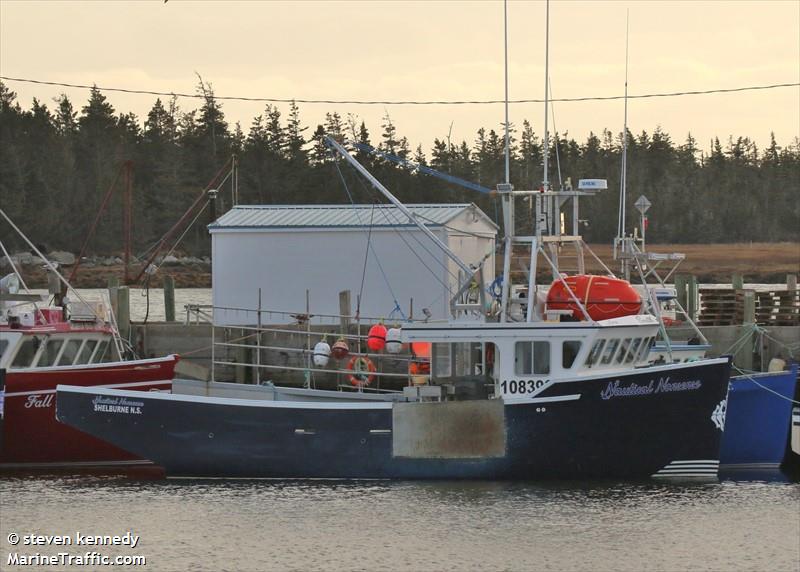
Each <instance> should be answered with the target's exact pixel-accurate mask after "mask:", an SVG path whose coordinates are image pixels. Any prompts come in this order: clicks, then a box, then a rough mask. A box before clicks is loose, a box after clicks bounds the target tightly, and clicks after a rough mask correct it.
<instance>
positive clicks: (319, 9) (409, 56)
mask: <svg viewBox="0 0 800 572" xmlns="http://www.w3.org/2000/svg"><path fill="white" fill-rule="evenodd" d="M626 9H630V68H629V78H630V79H629V90H630V93H631V94H632V95H633V94H645V93H660V92H673V91H686V90H705V89H718V88H736V87H743V86H751V85H764V84H775V83H793V82H800V2H798V1H797V0H790V1H779V2H769V1H758V2H749V1H729V2H724V1H716V2H677V1H669V2H644V1H628V2H611V1H607V2H606V1H593V2H580V1H571V2H567V1H560V2H556V1H553V2H552V3H551V8H550V22H551V25H550V38H551V42H550V75H551V78H552V90H553V95H554V96H555V97H556V98H558V97H582V96H607V95H618V94H621V93H622V92H623V84H624V76H625V14H626ZM544 22H545V4H544V3H543V2H541V1H537V2H521V1H520V2H510V4H509V60H510V96H511V98H512V99H528V98H541V97H542V96H543V95H544V61H545V58H544V45H545V40H544V33H545V23H544ZM195 72H198V73H200V74H201V75H202V76H203V78H204V79H205V80H207V81H209V82H211V83H212V84H213V87H214V90H215V91H216V94H217V95H220V96H222V95H236V96H248V97H276V98H303V99H313V98H318V99H364V100H369V99H379V100H407V99H414V100H458V99H471V100H474V99H478V100H481V99H502V98H503V5H502V2H499V1H483V2H481V1H475V2H465V1H450V2H388V1H384V2H333V1H331V2H258V1H251V2H212V1H206V2H189V1H186V2H181V1H178V0H170V1H169V2H168V3H166V4H164V3H163V2H162V1H160V0H158V1H155V2H143V1H142V2H120V1H111V2H66V1H59V2H31V1H24V2H23V1H13V0H0V75H4V76H10V77H20V78H32V79H39V80H46V81H55V82H66V83H79V84H83V83H86V84H92V83H96V84H97V85H99V86H101V87H103V86H108V87H121V88H131V89H147V90H154V91H168V92H169V91H173V92H193V91H194V89H195V86H196V83H197V78H196V76H195ZM7 83H8V85H9V87H11V88H12V89H13V90H14V91H16V92H17V93H18V95H19V97H20V100H21V103H22V105H23V106H24V107H28V106H30V102H31V99H32V98H33V97H37V98H39V99H40V100H42V101H44V102H46V103H51V101H52V99H53V98H54V97H55V96H57V95H58V94H59V93H60V92H65V93H67V94H68V95H69V96H70V98H72V99H73V100H74V101H75V103H76V107H78V106H80V105H82V104H83V103H84V101H85V99H86V96H87V93H86V92H85V90H79V89H72V88H56V87H43V86H32V85H29V84H22V83H18V82H7ZM107 95H108V98H109V100H110V101H111V103H112V104H113V105H114V106H115V108H116V109H117V110H118V111H133V112H135V113H136V114H137V115H139V116H140V118H143V117H144V116H145V115H146V113H147V111H148V110H149V108H150V107H151V106H152V104H153V102H154V101H155V97H154V96H150V95H126V94H120V93H107ZM180 105H181V106H182V108H183V109H186V110H188V109H193V108H195V107H197V106H198V102H197V101H196V100H192V99H182V100H181V101H180ZM281 107H282V109H285V107H286V106H281ZM300 110H301V119H302V120H303V122H304V123H305V124H306V125H309V126H310V127H311V129H309V131H308V132H307V133H309V134H310V132H311V131H312V130H313V127H314V126H315V125H316V124H317V123H318V122H320V121H321V119H322V117H323V116H324V114H325V112H326V111H335V110H336V111H339V113H341V114H342V115H343V116H345V115H346V114H347V113H355V114H357V115H358V116H359V118H363V119H364V120H365V121H366V123H367V127H368V128H369V129H370V132H371V134H372V136H373V141H377V140H378V136H379V133H380V123H381V116H383V115H384V114H385V113H386V112H387V111H388V113H389V114H390V116H391V118H392V120H393V122H394V123H395V125H396V126H397V128H398V131H399V133H400V134H401V135H406V136H407V137H408V138H409V140H410V141H411V143H412V145H414V146H415V145H416V144H417V143H422V144H423V147H424V149H425V150H426V152H427V151H428V150H429V148H430V145H431V143H432V141H433V138H434V137H440V138H443V137H445V136H446V135H447V133H448V130H449V129H450V126H451V123H452V125H453V127H452V136H453V139H454V140H457V141H460V140H461V139H466V140H467V141H468V142H470V143H472V141H473V140H474V137H475V131H476V130H477V128H478V127H480V126H485V127H487V128H498V129H499V127H500V123H501V121H502V120H503V109H502V105H480V106H475V105H470V106H400V105H391V106H384V105H377V106H363V105H358V106H357V105H330V104H324V105H323V104H319V105H317V104H314V105H312V104H303V105H301V106H300ZM224 111H225V113H226V116H227V119H228V120H229V122H231V123H233V122H235V121H241V124H242V128H243V129H244V131H245V132H247V130H248V128H249V125H250V122H251V120H252V118H253V116H255V115H257V114H259V113H261V112H262V111H263V104H261V103H234V102H226V103H225V104H224ZM542 117H543V106H542V105H541V104H518V105H512V107H511V121H512V122H513V123H515V124H517V125H519V124H521V123H522V120H523V119H525V118H527V119H529V120H530V121H531V122H532V123H533V124H534V129H535V130H536V131H537V132H539V133H541V131H542V126H541V124H542ZM622 119H623V104H622V102H621V101H613V102H584V103H559V104H556V106H555V122H556V126H557V127H558V129H559V130H560V131H562V132H563V131H569V134H570V135H571V136H573V137H575V138H577V139H578V140H579V141H582V140H584V139H585V137H586V135H587V134H588V133H589V131H594V132H595V133H600V132H602V130H603V128H610V129H612V130H613V131H620V130H621V128H622ZM628 122H629V128H630V129H631V130H632V131H634V132H640V131H642V130H647V131H648V132H650V131H652V130H653V129H655V128H656V126H659V125H660V126H661V127H662V129H663V130H665V131H667V132H668V133H670V134H671V135H672V137H673V139H674V140H676V141H678V142H682V141H683V140H684V139H685V138H686V135H687V133H689V132H690V131H691V133H692V134H693V135H694V136H695V137H696V138H697V139H698V140H699V143H700V145H701V147H702V148H704V149H707V148H708V141H709V140H710V138H712V137H714V136H718V137H719V138H720V139H721V140H722V141H723V142H725V141H727V139H728V137H729V136H730V135H733V136H739V135H743V136H749V137H751V138H753V139H755V140H756V141H757V142H758V143H759V144H761V145H763V144H765V143H766V142H767V141H768V139H769V134H770V132H771V131H774V132H775V135H776V137H777V140H778V143H779V144H781V145H786V144H789V143H791V141H792V139H793V138H794V137H797V136H798V134H799V133H800V88H797V87H790V88H781V89H774V90H768V91H758V92H743V93H735V94H718V95H698V96H684V97H673V98H665V99H643V100H631V101H630V103H629V120H628Z"/></svg>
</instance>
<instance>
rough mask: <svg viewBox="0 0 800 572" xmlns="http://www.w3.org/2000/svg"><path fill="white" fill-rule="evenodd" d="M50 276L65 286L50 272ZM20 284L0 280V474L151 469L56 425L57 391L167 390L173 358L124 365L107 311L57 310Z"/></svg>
mask: <svg viewBox="0 0 800 572" xmlns="http://www.w3.org/2000/svg"><path fill="white" fill-rule="evenodd" d="M0 213H1V214H2V215H3V216H4V217H6V215H5V213H4V212H3V211H2V210H0ZM6 220H7V222H9V224H11V221H10V219H8V218H7V217H6ZM14 228H15V229H16V227H15V226H14ZM22 236H23V237H24V235H22ZM26 240H27V239H26ZM31 246H32V245H31ZM34 248H35V247H34ZM3 251H4V252H5V247H3ZM39 256H42V255H41V253H39ZM42 258H43V260H46V259H45V258H44V257H42ZM12 264H13V263H12ZM48 265H49V263H48ZM15 270H16V269H15ZM50 271H51V272H55V273H57V274H58V278H60V279H61V280H63V277H62V276H61V274H60V273H58V271H57V270H56V268H55V267H54V266H52V265H50ZM20 284H24V282H22V279H21V277H20V275H19V274H18V273H15V274H9V275H8V276H6V277H4V278H3V279H2V280H0V397H2V399H0V471H2V472H8V471H52V470H76V469H81V470H92V471H109V470H110V471H116V470H120V469H135V468H150V467H152V463H151V462H150V461H148V460H145V459H142V458H141V457H137V456H136V455H134V454H131V453H130V452H128V451H125V450H123V449H120V448H118V447H115V446H113V445H111V444H109V443H108V442H106V441H102V440H99V439H96V438H93V437H91V436H89V435H87V434H85V433H83V432H81V431H78V430H76V429H74V428H71V427H68V426H66V425H63V424H61V423H58V422H57V421H56V418H55V409H56V407H55V398H56V386H57V385H58V384H60V383H67V384H70V385H72V386H76V387H99V386H102V387H115V388H120V389H125V390H136V391H149V390H158V391H168V390H169V389H170V387H171V385H172V379H173V377H174V372H175V365H176V364H177V362H178V356H177V355H169V356H165V357H162V358H155V359H125V358H126V351H125V348H124V345H123V340H121V339H120V336H119V334H118V332H117V330H116V328H115V327H114V324H113V315H112V314H111V313H110V312H109V311H108V309H107V307H106V306H105V305H103V304H101V303H91V302H87V301H85V300H83V299H75V300H74V301H69V300H68V299H65V300H64V303H62V304H61V305H56V304H53V303H52V302H53V301H52V300H50V301H49V302H48V300H47V298H48V297H47V296H46V295H38V294H32V293H30V292H20ZM72 292H73V298H74V297H78V298H79V295H77V293H74V291H72Z"/></svg>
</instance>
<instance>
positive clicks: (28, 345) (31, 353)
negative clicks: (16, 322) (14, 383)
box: [11, 337, 39, 368]
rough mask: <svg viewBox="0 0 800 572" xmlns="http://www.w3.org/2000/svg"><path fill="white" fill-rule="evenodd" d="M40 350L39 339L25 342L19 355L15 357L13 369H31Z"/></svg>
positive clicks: (20, 348)
mask: <svg viewBox="0 0 800 572" xmlns="http://www.w3.org/2000/svg"><path fill="white" fill-rule="evenodd" d="M38 349H39V338H36V337H32V338H28V339H26V340H24V341H23V342H22V343H21V344H20V346H19V349H18V350H17V355H16V356H14V361H13V362H12V363H11V367H12V368H23V367H31V363H32V362H33V358H34V357H35V356H36V351H37V350H38Z"/></svg>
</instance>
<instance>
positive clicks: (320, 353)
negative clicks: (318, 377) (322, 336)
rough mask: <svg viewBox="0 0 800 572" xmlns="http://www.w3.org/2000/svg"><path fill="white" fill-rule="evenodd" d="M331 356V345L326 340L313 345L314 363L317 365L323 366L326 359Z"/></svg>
mask: <svg viewBox="0 0 800 572" xmlns="http://www.w3.org/2000/svg"><path fill="white" fill-rule="evenodd" d="M330 357H331V346H329V345H328V342H326V341H325V340H322V341H321V342H318V343H317V345H315V346H314V365H315V366H317V367H325V366H326V365H328V360H329V359H330Z"/></svg>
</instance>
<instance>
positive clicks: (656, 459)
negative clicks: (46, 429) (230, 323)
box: [57, 360, 730, 479]
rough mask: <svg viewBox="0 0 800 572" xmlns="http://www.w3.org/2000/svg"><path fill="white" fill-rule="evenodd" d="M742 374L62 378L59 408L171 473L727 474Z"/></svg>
mask: <svg viewBox="0 0 800 572" xmlns="http://www.w3.org/2000/svg"><path fill="white" fill-rule="evenodd" d="M729 374H730V364H729V362H728V361H727V360H709V361H708V362H706V363H695V364H680V365H670V366H664V367H660V368H648V370H647V371H646V372H644V371H641V370H639V371H636V372H633V373H631V374H626V375H623V376H619V377H613V378H609V377H596V378H593V379H581V380H575V381H572V382H566V383H565V382H559V383H555V384H553V385H552V386H550V387H548V389H547V391H545V392H543V393H541V394H539V395H537V396H536V398H535V399H519V400H516V401H506V402H502V401H500V400H474V401H463V402H445V403H402V404H392V403H352V402H349V403H344V404H342V403H336V404H331V403H316V404H312V403H307V402H276V401H253V400H242V399H225V398H207V397H196V396H184V395H170V394H159V393H143V392H138V393H134V392H121V391H115V390H109V389H97V388H85V389H80V388H71V387H68V386H61V387H59V390H58V395H57V417H58V419H59V421H61V422H63V423H66V424H68V425H71V426H73V427H75V428H78V429H80V430H82V431H85V432H87V433H89V434H91V435H94V436H96V437H99V438H101V439H105V440H107V441H109V442H111V443H113V444H115V445H118V446H120V447H122V448H123V449H126V450H128V451H130V452H132V453H135V454H137V455H139V456H142V457H144V458H147V459H150V460H152V461H153V462H155V463H156V464H157V465H160V466H162V467H164V469H165V471H166V473H167V475H168V476H187V477H241V478H257V477H272V478H306V477H310V478H425V479H436V478H447V479H450V478H464V479H549V478H587V477H592V478H603V477H622V478H639V477H650V476H658V477H662V476H665V477H697V476H700V477H710V478H716V474H717V468H718V463H719V447H720V440H721V435H722V430H721V426H720V425H719V424H718V421H717V420H716V419H715V418H714V413H715V411H718V409H719V407H720V403H721V402H724V399H725V396H726V393H727V387H728V379H729ZM664 379H666V380H667V384H666V385H665V384H664V383H663V380H664ZM648 388H649V391H648ZM459 407H462V408H474V411H475V413H474V414H469V415H462V414H460V413H459V412H458V411H457V408H459ZM437 408H438V409H437ZM463 411H469V409H464V410H463ZM454 412H455V414H453V413H454ZM407 414H408V415H410V417H404V416H406V415H407ZM409 419H411V420H412V421H413V420H416V419H420V420H423V421H420V423H422V424H423V426H422V428H421V429H420V430H419V431H418V430H417V429H419V427H417V426H415V425H414V423H408V420H409Z"/></svg>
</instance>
